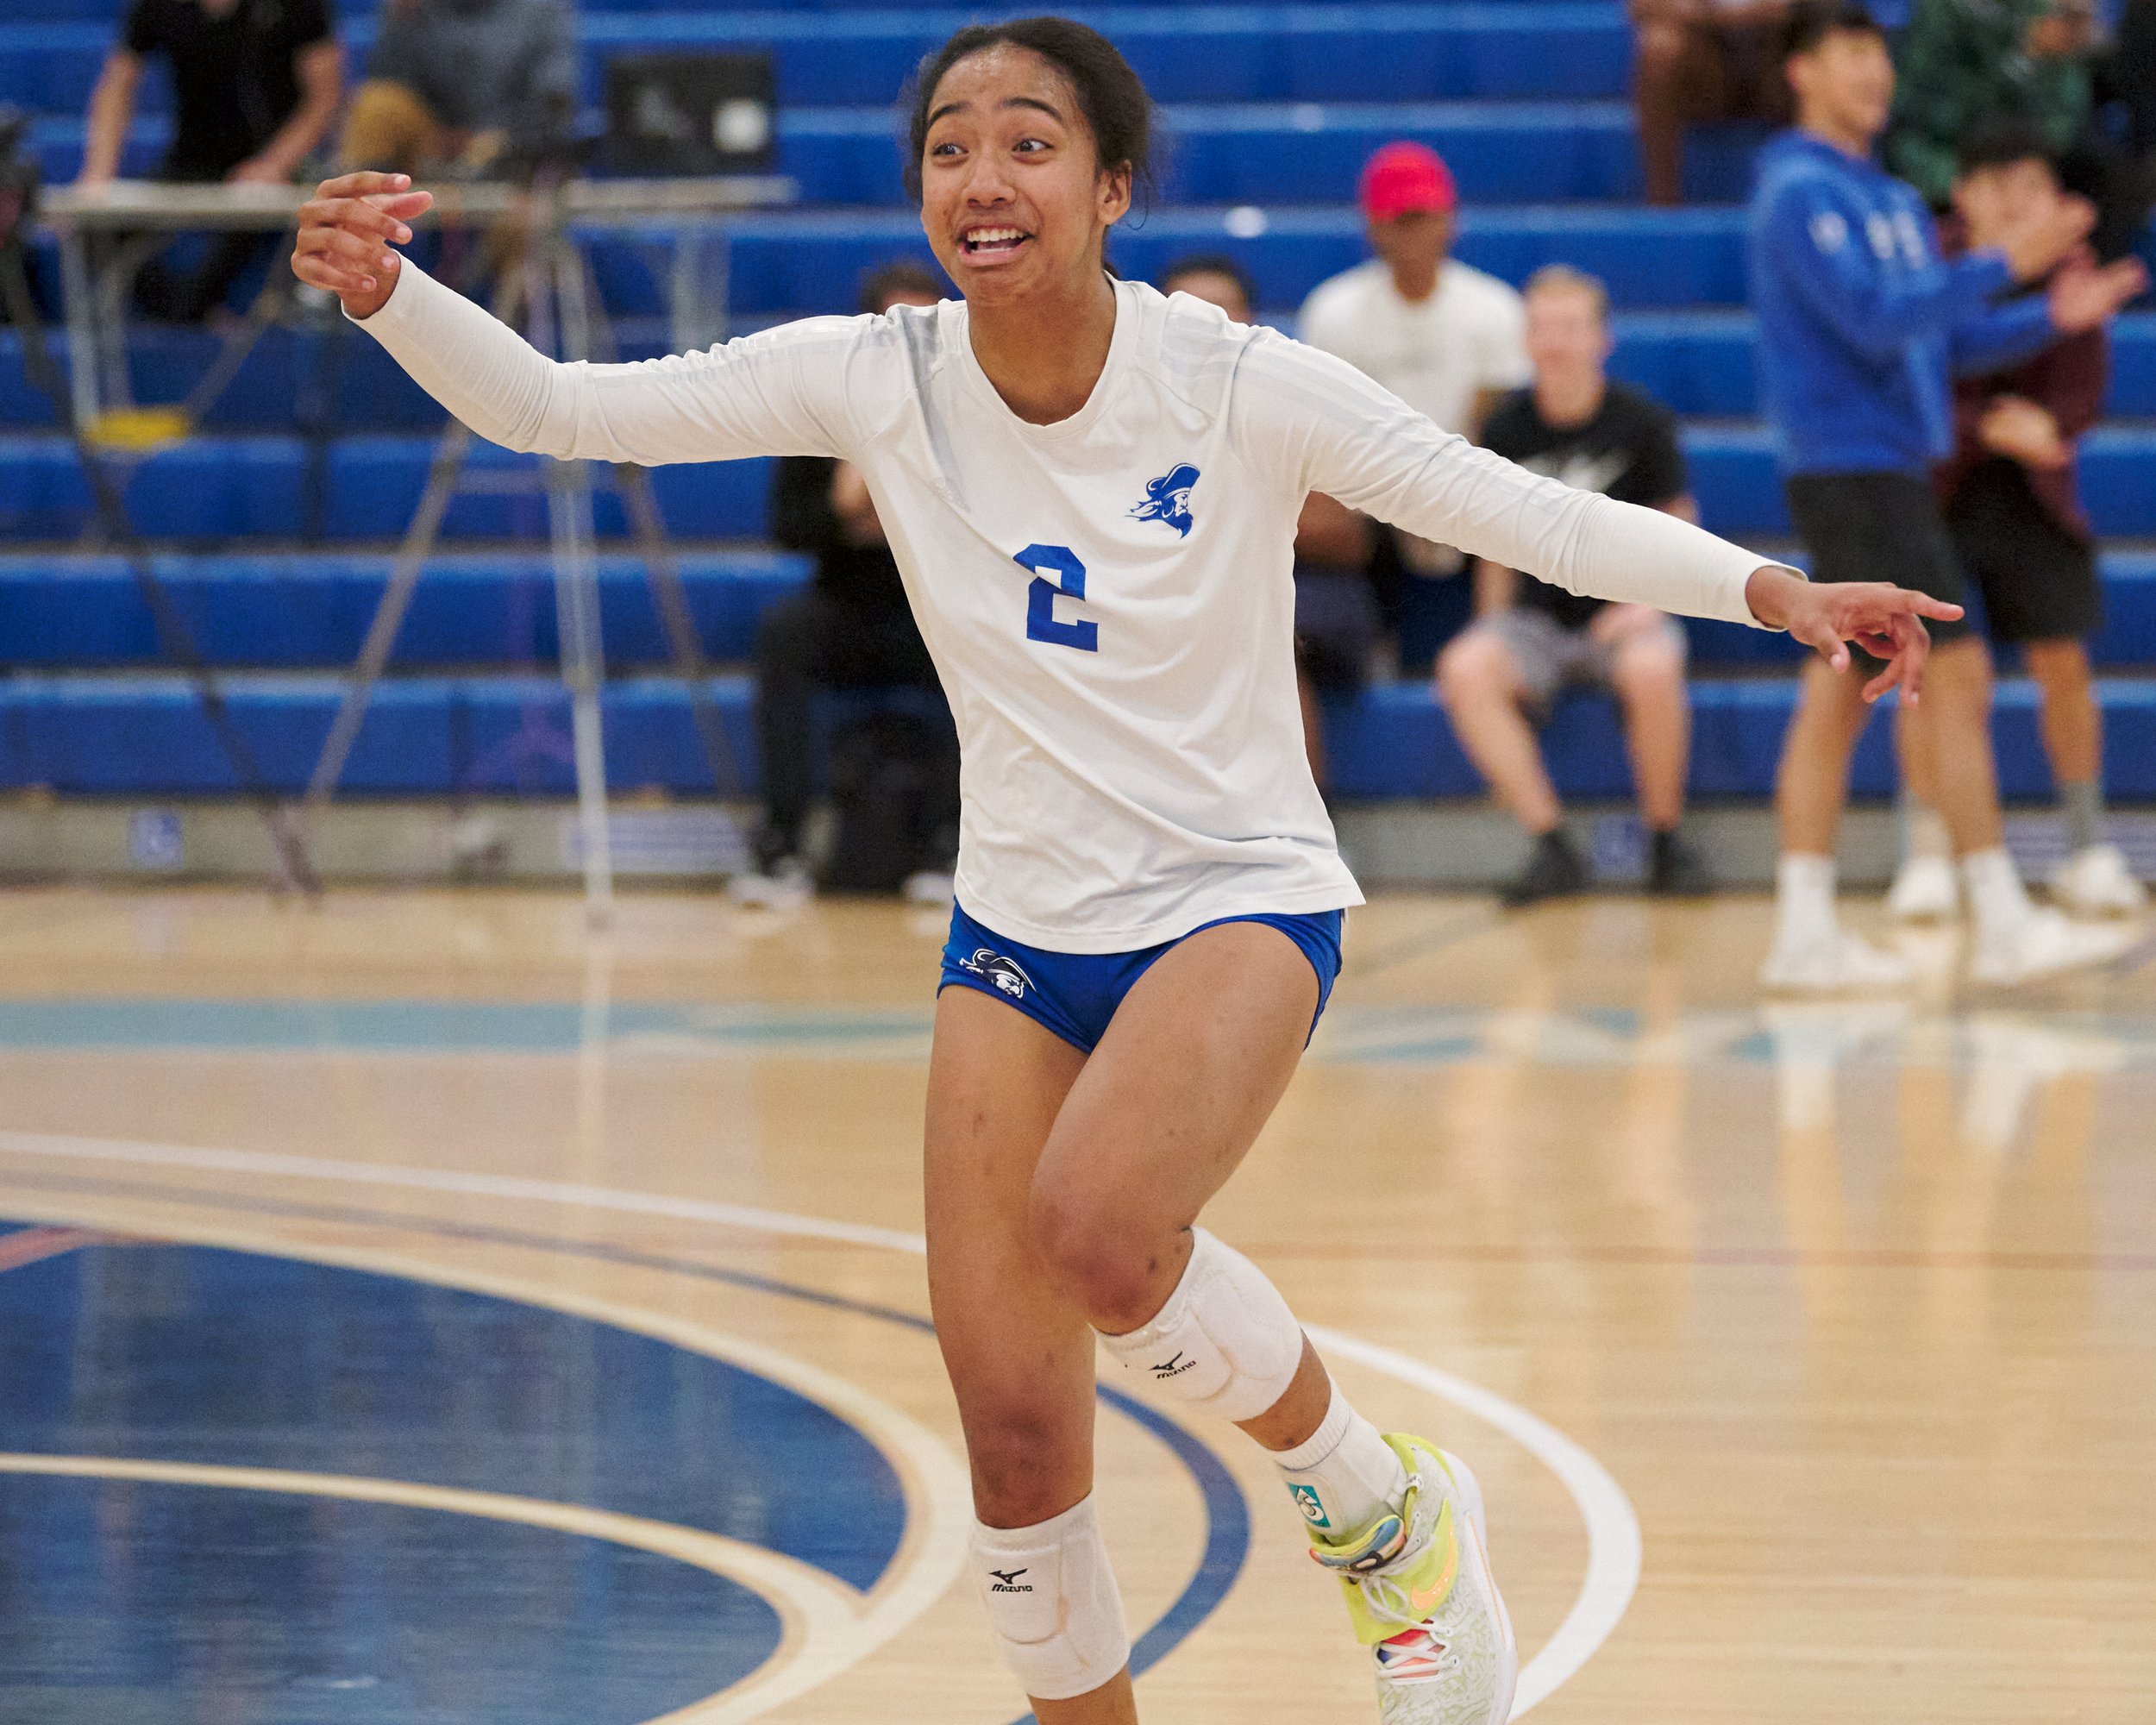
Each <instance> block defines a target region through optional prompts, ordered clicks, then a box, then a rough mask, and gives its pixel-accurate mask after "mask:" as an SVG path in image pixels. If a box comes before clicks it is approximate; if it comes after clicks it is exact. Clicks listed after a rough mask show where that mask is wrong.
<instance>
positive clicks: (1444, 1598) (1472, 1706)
mask: <svg viewBox="0 0 2156 1725" xmlns="http://www.w3.org/2000/svg"><path fill="white" fill-rule="evenodd" d="M1385 1442H1386V1445H1387V1446H1388V1447H1389V1448H1390V1449H1391V1450H1392V1452H1393V1453H1394V1454H1395V1455H1396V1456H1398V1457H1399V1458H1400V1461H1401V1466H1403V1467H1405V1468H1406V1469H1407V1496H1406V1498H1405V1500H1404V1501H1403V1502H1402V1503H1401V1507H1400V1509H1398V1510H1396V1511H1395V1510H1393V1509H1386V1510H1383V1511H1382V1512H1381V1513H1380V1514H1379V1515H1377V1516H1376V1517H1375V1518H1374V1519H1373V1520H1372V1521H1369V1522H1368V1523H1366V1524H1365V1525H1364V1526H1363V1527H1359V1528H1357V1530H1355V1531H1354V1532H1353V1533H1351V1534H1348V1535H1347V1536H1346V1537H1345V1538H1344V1539H1342V1540H1338V1541H1337V1542H1335V1541H1332V1540H1325V1539H1313V1540H1312V1542H1311V1546H1310V1555H1311V1556H1312V1557H1313V1558H1315V1559H1317V1560H1318V1562H1319V1564H1320V1565H1323V1566H1324V1567H1325V1568H1326V1569H1329V1570H1331V1571H1333V1573H1335V1574H1336V1575H1338V1577H1339V1578H1340V1586H1341V1588H1342V1590H1344V1592H1345V1594H1346V1596H1347V1609H1348V1617H1349V1619H1350V1621H1351V1622H1352V1623H1353V1624H1354V1626H1355V1634H1356V1639H1357V1640H1359V1641H1361V1642H1362V1643H1363V1646H1364V1647H1368V1648H1369V1649H1370V1651H1371V1655H1372V1657H1373V1659H1375V1660H1376V1666H1377V1699H1378V1716H1379V1718H1380V1719H1381V1720H1382V1722H1383V1725H1505V1721H1506V1719H1507V1717H1509V1716H1510V1715H1511V1712H1512V1697H1513V1686H1514V1684H1515V1683H1516V1682H1517V1681H1518V1680H1519V1676H1520V1650H1519V1648H1518V1647H1517V1645H1516V1644H1515V1643H1514V1640H1513V1633H1512V1620H1511V1619H1510V1618H1509V1617H1507V1615H1505V1602H1504V1601H1503V1600H1502V1599H1501V1598H1500V1597H1498V1594H1497V1584H1496V1582H1495V1580H1494V1579H1492V1578H1491V1575H1490V1568H1489V1536H1488V1534H1487V1533H1486V1532H1485V1530H1484V1527H1483V1521H1482V1487H1480V1486H1479V1485H1477V1484H1476V1483H1475V1476H1474V1475H1473V1474H1472V1473H1470V1472H1469V1471H1468V1470H1467V1466H1466V1464H1464V1463H1463V1462H1462V1461H1461V1460H1460V1459H1459V1458H1457V1456H1450V1455H1447V1454H1445V1452H1444V1451H1442V1450H1440V1449H1438V1448H1437V1447H1436V1446H1434V1445H1432V1444H1427V1443H1425V1442H1424V1441H1423V1440H1421V1439H1420V1438H1413V1437H1408V1436H1406V1435H1404V1434H1402V1433H1396V1432H1395V1433H1387V1434H1386V1437H1385Z"/></svg>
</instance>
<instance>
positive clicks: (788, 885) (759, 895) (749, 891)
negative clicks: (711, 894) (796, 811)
mask: <svg viewBox="0 0 2156 1725" xmlns="http://www.w3.org/2000/svg"><path fill="white" fill-rule="evenodd" d="M815 891H816V883H815V881H812V880H811V879H810V878H809V871H808V868H807V865H806V864H805V863H804V862H801V861H800V859H799V858H798V857H793V856H782V857H780V859H779V860H778V861H777V862H774V863H773V864H772V865H771V867H770V869H768V871H766V872H764V873H762V874H753V873H752V874H745V875H735V876H734V877H733V878H732V879H731V880H730V881H727V883H726V896H727V897H728V898H730V899H731V900H733V901H734V902H735V903H736V904H737V905H740V906H743V908H744V909H747V910H759V911H782V910H791V909H792V908H793V906H796V905H801V904H805V903H807V902H808V900H809V899H810V898H811V897H812V896H813V895H814V894H815Z"/></svg>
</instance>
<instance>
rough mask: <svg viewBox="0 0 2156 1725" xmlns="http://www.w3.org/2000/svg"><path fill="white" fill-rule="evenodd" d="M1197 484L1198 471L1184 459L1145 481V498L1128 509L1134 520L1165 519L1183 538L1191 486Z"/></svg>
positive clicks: (1187, 524) (1187, 525) (1186, 532)
mask: <svg viewBox="0 0 2156 1725" xmlns="http://www.w3.org/2000/svg"><path fill="white" fill-rule="evenodd" d="M1197 483H1198V470H1197V468H1195V467H1192V466H1191V465H1190V463H1189V462H1188V461H1183V462H1181V463H1179V464H1178V465H1176V466H1175V467H1170V468H1169V470H1168V471H1167V472H1166V473H1164V474H1162V475H1161V476H1160V477H1159V478H1158V479H1156V480H1146V481H1145V501H1144V502H1143V503H1141V504H1140V505H1138V507H1137V508H1136V509H1134V510H1132V511H1131V520H1133V521H1165V522H1166V523H1167V524H1169V526H1170V527H1172V528H1174V529H1175V531H1176V532H1178V533H1180V534H1181V535H1182V536H1184V537H1185V538H1188V537H1189V536H1190V529H1191V526H1192V522H1191V519H1190V488H1191V486H1194V485H1196V484H1197Z"/></svg>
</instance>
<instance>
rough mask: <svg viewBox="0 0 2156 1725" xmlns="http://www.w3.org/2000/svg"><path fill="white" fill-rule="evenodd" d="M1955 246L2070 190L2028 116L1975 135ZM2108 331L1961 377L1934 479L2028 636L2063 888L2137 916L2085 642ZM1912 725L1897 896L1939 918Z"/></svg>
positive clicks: (1984, 588)
mask: <svg viewBox="0 0 2156 1725" xmlns="http://www.w3.org/2000/svg"><path fill="white" fill-rule="evenodd" d="M1960 156H1961V172H1960V174H1959V178H1958V179H1956V180H1955V183H1954V194H1953V195H1954V209H1955V219H1954V221H1953V222H1952V223H1950V224H1949V226H1948V229H1947V231H1946V233H1945V234H1944V235H1942V239H1943V240H1944V242H1945V243H1946V248H1947V250H1948V251H1949V252H1950V253H1951V252H1954V251H1959V250H1961V249H1965V248H1983V247H1984V246H1987V245H1990V244H1991V243H1993V242H1994V238H1995V236H1996V233H1997V231H1998V229H2000V227H2001V226H2002V224H2003V223H2008V222H2010V221H2011V220H2013V219H2014V218H2015V216H2018V215H2020V214H2021V212H2023V211H2025V210H2031V209H2040V208H2042V207H2044V206H2046V205H2049V204H2055V203H2057V202H2058V201H2059V198H2061V197H2062V196H2063V195H2064V194H2063V191H2062V188H2061V186H2060V183H2059V175H2058V173H2057V172H2056V170H2055V169H2054V168H2053V165H2052V162H2051V160H2050V159H2049V158H2048V156H2047V155H2046V150H2045V144H2044V140H2043V138H2042V136H2041V135H2040V134H2039V133H2037V132H2036V131H2035V130H2034V129H2033V128H2032V127H2030V126H2029V125H2028V124H2027V123H2026V122H2020V121H2015V120H2004V121H2000V122H1994V123H1991V124H1988V125H1985V126H1983V127H1979V128H1978V129H1977V130H1976V131H1974V132H1972V133H1971V135H1969V137H1968V138H1967V139H1966V140H1965V141H1964V143H1963V145H1962V148H1961V152H1960ZM2110 372H2111V354H2110V343H2109V338H2108V337H2107V336H2106V334H2105V332H2104V331H2103V329H2101V328H2098V329H2084V330H2082V331H2081V332H2080V333H2078V335H2072V336H2064V337H2062V338H2061V339H2059V341H2057V342H2053V344H2052V345H2051V346H2050V347H2048V348H2046V349H2044V351H2043V352H2042V353H2040V354H2037V355H2036V356H2035V358H2034V359H2031V360H2027V361H2023V362H2022V363H2021V364H2020V365H2018V366H2015V367H2012V368H2011V369H2009V370H2006V371H2000V372H1991V373H1985V374H1984V375H1982V376H1977V377H1968V378H1964V379H1962V380H1960V381H1959V384H1958V385H1957V386H1956V387H1955V392H1954V410H1955V411H1954V420H1955V433H1956V436H1955V446H1954V453H1953V454H1952V455H1951V456H1950V457H1949V458H1948V459H1947V460H1946V462H1945V463H1943V464H1942V465H1941V467H1940V469H1939V472H1938V474H1937V475H1936V480H1935V488H1936V490H1937V492H1938V494H1939V498H1940V505H1941V507H1942V508H1943V509H1944V511H1945V512H1946V530H1947V533H1948V535H1949V536H1950V537H1951V538H1952V542H1953V547H1954V552H1955V555H1956V556H1957V557H1959V560H1960V562H1961V566H1962V568H1963V570H1964V571H1965V573H1966V574H1967V575H1968V576H1969V578H1970V579H1971V580H1972V581H1973V582H1974V583H1975V585H1976V586H1977V591H1978V592H1979V593H1981V594H1982V595H1983V597H1984V618H1985V622H1986V624H1988V626H1989V630H1990V637H1991V638H1992V640H1994V641H1996V642H1997V643H2000V644H2001V645H2002V646H2010V647H2015V648H2017V649H2020V652H2021V663H2022V665H2023V667H2024V668H2025V669H2027V670H2028V674H2030V676H2032V677H2033V678H2034V680H2035V681H2036V686H2037V688H2038V690H2039V691H2040V693H2041V696H2042V708H2041V712H2042V733H2043V739H2044V752H2045V754H2046V756H2048V757H2049V759H2050V762H2051V769H2052V779H2053V783H2054V785H2055V786H2056V787H2057V791H2058V798H2059V813H2060V815H2061V816H2062V818H2063V819H2064V824H2065V830H2066V852H2067V854H2066V859H2065V863H2064V865H2063V866H2062V867H2061V868H2060V869H2059V870H2058V872H2057V873H2056V874H2054V875H2053V877H2052V881H2051V889H2052V896H2053V899H2055V900H2058V901H2059V903H2060V904H2062V905H2063V906H2065V907H2066V908H2067V909H2068V910H2071V911H2074V912H2077V913H2080V914H2083V915H2088V916H2130V915H2132V914H2133V913H2135V912H2136V911H2139V910H2140V909H2141V908H2142V906H2144V905H2145V904H2146V903H2147V889H2146V888H2143V886H2142V885H2141V883H2140V881H2138V880H2136V879H2135V878H2134V874H2133V871H2132V870H2131V869H2129V868H2128V866H2127V861H2126V857H2125V856H2124V854H2123V853H2122V851H2121V850H2119V848H2118V846H2117V845H2115V844H2112V843H2111V842H2110V840H2109V836H2108V834H2107V833H2106V832H2105V831H2104V822H2103V713H2102V712H2101V710H2100V709H2099V708H2098V707H2097V706H2096V692H2095V688H2094V685H2093V682H2092V681H2091V678H2090V668H2089V649H2088V647H2087V646H2086V644H2085V643H2086V642H2087V639H2088V637H2090V636H2092V635H2094V634H2095V633H2096V630H2097V629H2098V628H2099V627H2101V626H2102V624H2103V593H2102V589H2101V587H2100V586H2099V585H2098V582H2097V577H2096V546H2095V540H2094V536H2093V534H2092V533H2091V531H2090V526H2089V522H2088V517H2086V516H2085V515H2084V513H2083V512H2082V509H2081V500H2080V497H2079V494H2078V486H2077V485H2076V474H2075V447H2074V446H2075V442H2076V440H2077V439H2078V437H2079V436H2081V434H2082V433H2083V432H2084V431H2086V430H2088V429H2089V428H2090V426H2091V425H2093V424H2095V423H2096V420H2097V418H2098V417H2100V416H2101V414H2102V412H2103V397H2104V392H2105V389H2106V388H2107V386H2109V382H2110ZM1904 731H1905V734H1904V735H1903V736H1902V762H1903V765H1904V768H1905V773H1904V781H1903V787H1904V789H1903V817H1904V819H1903V856H1902V867H1901V870H1900V872H1899V873H1898V874H1897V875H1896V876H1895V881H1894V888H1893V890H1892V891H1891V892H1890V893H1889V894H1888V895H1887V904H1888V906H1889V908H1890V909H1891V910H1892V911H1893V912H1894V913H1895V914H1896V915H1897V916H1900V917H1903V918H1906V919H1911V920H1917V921H1928V920H1935V919H1944V918H1946V917H1951V916H1952V915H1953V914H1954V913H1955V911H1956V910H1957V908H1958V906H1959V892H1958V891H1957V888H1956V882H1955V880H1954V874H1953V869H1952V863H1951V861H1950V859H1949V857H1948V856H1947V850H1946V829H1945V826H1944V824H1943V823H1942V822H1941V821H1940V818H1939V815H1938V812H1937V811H1936V810H1934V808H1933V807H1932V806H1931V799H1930V790H1931V762H1929V760H1928V759H1927V758H1926V756H1925V755H1924V753H1923V750H1922V748H1921V742H1920V741H1919V739H1917V738H1916V737H1915V736H1914V735H1913V734H1908V732H1907V727H1904Z"/></svg>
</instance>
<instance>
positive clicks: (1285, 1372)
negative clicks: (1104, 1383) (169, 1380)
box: [1100, 1228, 1302, 1420]
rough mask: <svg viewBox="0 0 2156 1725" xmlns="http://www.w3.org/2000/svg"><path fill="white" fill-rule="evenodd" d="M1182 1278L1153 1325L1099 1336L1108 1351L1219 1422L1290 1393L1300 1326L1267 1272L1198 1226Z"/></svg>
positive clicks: (1253, 1412) (1248, 1415) (1255, 1411)
mask: <svg viewBox="0 0 2156 1725" xmlns="http://www.w3.org/2000/svg"><path fill="white" fill-rule="evenodd" d="M1190 1233H1191V1236H1192V1239H1193V1240H1194V1245H1192V1247H1191V1251H1190V1262H1189V1263H1188V1264H1187V1265H1185V1266H1184V1268H1183V1275H1182V1280H1181V1281H1180V1282H1178V1283H1176V1284H1175V1292H1174V1293H1173V1294H1170V1295H1169V1296H1168V1303H1167V1304H1166V1305H1165V1306H1163V1307H1162V1308H1160V1310H1159V1312H1158V1313H1156V1314H1155V1315H1154V1318H1153V1320H1152V1322H1150V1324H1145V1325H1143V1326H1141V1327H1139V1328H1138V1329H1135V1330H1132V1331H1131V1333H1129V1334H1128V1335H1121V1336H1103V1337H1101V1338H1100V1340H1101V1343H1102V1345H1103V1346H1106V1349H1107V1351H1108V1352H1109V1353H1110V1354H1111V1355H1112V1356H1113V1357H1114V1358H1116V1359H1118V1360H1119V1361H1121V1362H1122V1364H1124V1365H1125V1366H1127V1367H1128V1368H1129V1369H1130V1370H1131V1371H1135V1372H1136V1373H1138V1376H1139V1377H1143V1378H1145V1379H1146V1380H1147V1381H1148V1382H1150V1383H1154V1384H1156V1385H1158V1386H1159V1387H1160V1388H1161V1389H1165V1390H1167V1391H1168V1392H1169V1394H1170V1395H1172V1396H1175V1397H1176V1398H1177V1399H1178V1400H1180V1401H1183V1402H1189V1403H1190V1404H1191V1405H1192V1406H1193V1407H1196V1408H1204V1409H1205V1410H1206V1412H1207V1413H1209V1414H1218V1415H1219V1416H1220V1417H1221V1418H1222V1419H1224V1420H1252V1419H1256V1418H1257V1416H1258V1415H1260V1414H1263V1412H1264V1411H1265V1410H1266V1409H1267V1408H1269V1407H1271V1406H1272V1405H1273V1403H1274V1402H1277V1401H1279V1400H1280V1398H1281V1397H1282V1396H1284V1395H1286V1394H1287V1393H1288V1385H1289V1384H1290V1383H1293V1382H1294V1377H1295V1368H1296V1367H1297V1366H1298V1365H1300V1364H1301V1363H1302V1327H1301V1326H1300V1324H1298V1323H1297V1322H1296V1321H1295V1314H1294V1313H1293V1312H1291V1311H1289V1310H1288V1302H1286V1301H1285V1300H1283V1299H1282V1298H1281V1297H1280V1290H1279V1289H1277V1288H1275V1287H1274V1286H1273V1284H1272V1283H1270V1282H1269V1281H1268V1280H1267V1279H1266V1276H1265V1272H1264V1271H1263V1270H1260V1269H1259V1268H1258V1267H1257V1265H1256V1264H1252V1263H1251V1262H1250V1259H1248V1258H1245V1257H1244V1256H1243V1254H1242V1253H1241V1252H1239V1251H1236V1250H1235V1248H1234V1247H1233V1246H1228V1245H1221V1244H1220V1242H1219V1240H1217V1239H1214V1238H1213V1236H1212V1235H1211V1234H1209V1233H1206V1231H1205V1230H1204V1229H1203V1228H1193V1229H1191V1231H1190Z"/></svg>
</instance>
